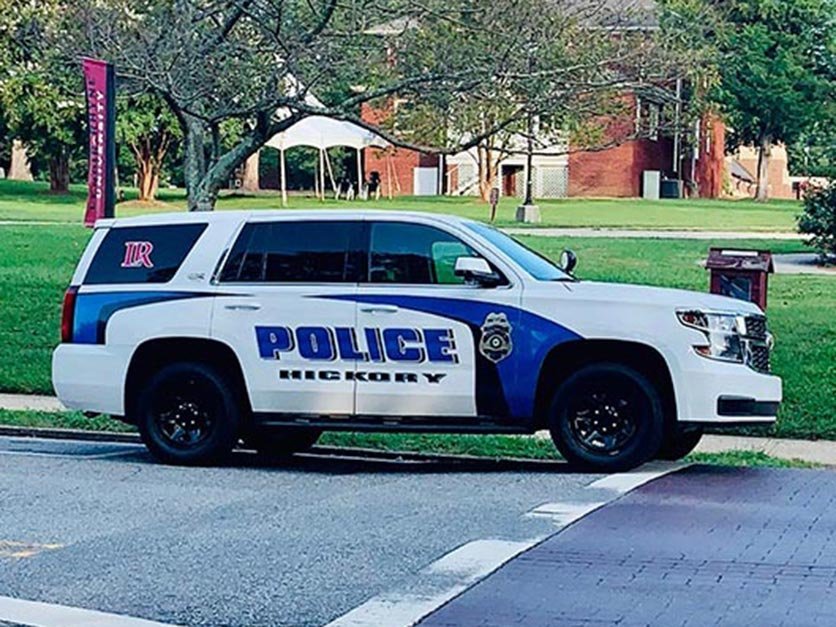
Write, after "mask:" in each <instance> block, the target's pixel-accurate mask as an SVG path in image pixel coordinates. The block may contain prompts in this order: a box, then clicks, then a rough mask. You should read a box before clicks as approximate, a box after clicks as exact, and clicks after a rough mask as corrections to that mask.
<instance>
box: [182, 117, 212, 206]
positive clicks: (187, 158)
mask: <svg viewBox="0 0 836 627" xmlns="http://www.w3.org/2000/svg"><path fill="white" fill-rule="evenodd" d="M205 132H206V128H205V125H204V122H203V121H202V120H199V119H196V118H192V117H190V116H187V117H186V124H185V128H184V129H183V134H184V138H183V142H184V151H183V152H184V158H183V178H184V179H185V181H186V194H187V196H188V207H189V211H212V210H213V209H214V208H215V202H214V200H213V199H212V198H211V195H207V194H206V190H205V189H203V187H204V183H205V178H206V151H205V148H204V145H203V140H204V135H205ZM215 198H217V194H215Z"/></svg>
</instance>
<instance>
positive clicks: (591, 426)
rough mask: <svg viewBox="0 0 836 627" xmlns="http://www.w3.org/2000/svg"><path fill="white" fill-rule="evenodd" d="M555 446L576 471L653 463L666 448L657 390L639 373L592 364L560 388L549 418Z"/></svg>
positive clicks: (614, 470)
mask: <svg viewBox="0 0 836 627" xmlns="http://www.w3.org/2000/svg"><path fill="white" fill-rule="evenodd" d="M549 429H550V431H551V435H552V439H553V440H554V443H555V446H557V449H558V450H559V451H560V453H561V454H562V455H563V457H565V458H566V460H567V461H568V462H569V463H570V464H572V465H573V466H577V467H580V468H583V469H586V470H595V471H601V472H619V471H623V470H628V469H630V468H634V467H636V466H638V465H640V464H643V463H644V462H646V461H647V460H649V459H651V458H652V457H653V456H654V455H655V454H656V453H657V451H658V450H659V448H660V446H661V444H662V435H663V432H664V412H663V406H662V400H661V398H660V395H659V392H658V391H657V390H656V388H655V387H654V385H653V384H652V383H651V382H650V381H649V380H648V379H647V377H645V376H644V375H643V374H641V373H640V372H638V371H637V370H635V369H633V368H630V367H628V366H624V365H621V364H616V363H600V364H592V365H589V366H585V367H584V368H581V369H580V370H578V371H577V372H575V373H574V374H572V375H571V376H569V377H568V378H567V379H566V380H565V381H563V383H562V384H561V385H560V387H559V388H558V389H557V391H556V392H555V395H554V399H553V400H552V404H551V408H550V414H549Z"/></svg>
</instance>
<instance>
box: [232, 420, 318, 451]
mask: <svg viewBox="0 0 836 627" xmlns="http://www.w3.org/2000/svg"><path fill="white" fill-rule="evenodd" d="M320 435H322V430H321V429H314V428H310V427H272V428H264V429H259V430H258V431H256V432H255V433H253V434H251V435H248V436H247V437H246V438H245V442H246V444H247V445H249V446H252V447H253V448H254V449H255V450H256V451H258V453H259V454H260V455H264V456H266V457H289V456H290V455H293V454H294V453H301V452H303V451H307V450H308V449H310V448H311V447H312V446H313V445H314V444H316V441H317V440H318V439H319V436H320Z"/></svg>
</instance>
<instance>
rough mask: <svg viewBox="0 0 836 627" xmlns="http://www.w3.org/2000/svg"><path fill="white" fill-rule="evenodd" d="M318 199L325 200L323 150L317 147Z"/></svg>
mask: <svg viewBox="0 0 836 627" xmlns="http://www.w3.org/2000/svg"><path fill="white" fill-rule="evenodd" d="M319 194H320V196H319V199H320V200H321V201H323V202H324V201H325V151H324V150H323V149H322V148H320V149H319Z"/></svg>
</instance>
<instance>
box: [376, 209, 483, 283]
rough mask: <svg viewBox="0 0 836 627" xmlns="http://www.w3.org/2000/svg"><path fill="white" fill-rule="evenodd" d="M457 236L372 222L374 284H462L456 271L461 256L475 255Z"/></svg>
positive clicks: (414, 227) (430, 229) (394, 224)
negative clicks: (457, 261) (454, 271)
mask: <svg viewBox="0 0 836 627" xmlns="http://www.w3.org/2000/svg"><path fill="white" fill-rule="evenodd" d="M476 256H478V255H477V254H476V252H475V251H474V250H473V249H472V248H470V246H468V245H467V244H465V243H464V242H462V241H461V240H459V239H458V238H456V237H454V236H453V235H450V234H449V233H446V232H444V231H442V230H440V229H436V228H433V227H431V226H424V225H422V224H406V223H403V222H373V223H372V224H371V232H370V252H369V281H370V282H371V283H412V284H416V283H420V284H452V285H456V284H461V283H463V282H464V279H463V278H462V277H457V276H456V275H455V274H454V273H453V268H454V266H455V264H456V259H457V258H458V257H476Z"/></svg>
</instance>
